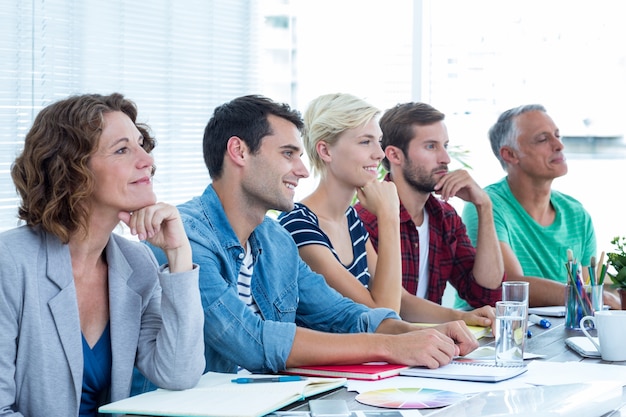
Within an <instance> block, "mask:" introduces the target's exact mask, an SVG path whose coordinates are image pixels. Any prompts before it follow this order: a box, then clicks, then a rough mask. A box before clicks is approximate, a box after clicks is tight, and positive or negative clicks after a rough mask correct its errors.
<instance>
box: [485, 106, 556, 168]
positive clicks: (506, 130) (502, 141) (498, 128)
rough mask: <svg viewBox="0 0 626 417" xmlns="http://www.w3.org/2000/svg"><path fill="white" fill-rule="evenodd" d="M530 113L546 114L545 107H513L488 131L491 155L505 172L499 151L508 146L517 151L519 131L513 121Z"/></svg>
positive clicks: (504, 163)
mask: <svg viewBox="0 0 626 417" xmlns="http://www.w3.org/2000/svg"><path fill="white" fill-rule="evenodd" d="M530 111H541V112H544V113H545V112H546V109H545V107H543V106H542V105H541V104H525V105H523V106H518V107H514V108H512V109H509V110H507V111H505V112H503V113H502V114H501V115H500V116H499V117H498V121H497V122H496V123H495V124H494V125H493V126H491V128H490V129H489V142H490V143H491V150H492V151H493V154H494V155H495V156H496V158H498V161H500V165H502V168H504V170H505V171H506V169H507V167H506V162H505V161H504V159H502V156H501V155H500V149H502V147H503V146H509V147H511V148H512V149H518V143H517V137H518V135H519V129H518V127H517V123H515V120H516V119H517V116H520V115H522V114H524V113H527V112H530Z"/></svg>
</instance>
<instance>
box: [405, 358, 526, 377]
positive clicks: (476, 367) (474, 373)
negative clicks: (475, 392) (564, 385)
mask: <svg viewBox="0 0 626 417" xmlns="http://www.w3.org/2000/svg"><path fill="white" fill-rule="evenodd" d="M527 370H528V368H527V367H526V365H522V366H496V363H495V361H492V360H486V361H485V360H475V359H456V360H453V361H452V362H450V363H449V364H447V365H444V366H441V367H439V368H436V369H429V368H424V367H421V366H413V367H411V368H408V369H405V370H403V371H400V375H403V376H418V377H422V378H439V379H457V380H461V381H477V382H498V381H504V380H505V379H510V378H513V377H516V376H518V375H521V374H523V373H524V372H526V371H527Z"/></svg>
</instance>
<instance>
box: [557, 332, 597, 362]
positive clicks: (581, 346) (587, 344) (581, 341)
mask: <svg viewBox="0 0 626 417" xmlns="http://www.w3.org/2000/svg"><path fill="white" fill-rule="evenodd" d="M594 339H595V341H596V343H598V338H597V337H594ZM565 344H566V345H567V346H568V347H569V348H571V349H572V350H573V351H575V352H576V353H578V354H579V355H580V356H584V357H585V358H599V357H600V356H601V355H600V352H598V349H596V347H595V346H594V345H593V343H591V341H590V340H589V339H587V337H586V336H575V337H568V338H567V339H565Z"/></svg>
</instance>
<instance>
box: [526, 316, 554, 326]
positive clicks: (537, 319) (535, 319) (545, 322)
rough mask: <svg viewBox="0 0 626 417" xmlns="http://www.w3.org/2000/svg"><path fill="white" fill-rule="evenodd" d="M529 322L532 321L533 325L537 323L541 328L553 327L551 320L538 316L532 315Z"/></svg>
mask: <svg viewBox="0 0 626 417" xmlns="http://www.w3.org/2000/svg"><path fill="white" fill-rule="evenodd" d="M528 321H530V322H531V323H535V324H536V325H538V326H539V327H543V328H544V329H547V328H549V327H550V326H552V323H550V320H548V319H544V318H542V317H539V316H538V315H536V314H531V315H530V316H528Z"/></svg>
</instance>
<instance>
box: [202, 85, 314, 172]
mask: <svg viewBox="0 0 626 417" xmlns="http://www.w3.org/2000/svg"><path fill="white" fill-rule="evenodd" d="M270 114H271V115H274V116H277V117H280V118H283V119H286V120H288V121H290V122H291V123H293V124H294V125H295V126H296V128H297V129H298V130H299V131H300V132H302V130H303V127H304V124H303V122H302V118H301V116H300V113H299V112H298V111H296V110H292V109H291V108H290V107H289V106H288V105H287V104H281V103H276V102H274V101H272V100H271V99H269V98H267V97H263V96H260V95H248V96H243V97H238V98H236V99H234V100H232V101H230V102H228V103H224V104H222V105H221V106H218V107H217V108H216V109H215V111H214V112H213V116H212V117H211V119H210V120H209V122H208V123H207V125H206V127H205V129H204V139H203V141H202V151H203V153H204V163H205V164H206V166H207V168H208V169H209V175H210V176H211V178H213V179H219V178H220V177H221V176H222V171H223V169H224V154H225V153H226V145H227V143H228V140H229V139H230V138H231V137H233V136H237V137H238V138H240V139H242V140H243V141H244V142H245V143H246V145H247V146H248V148H249V149H250V152H251V153H253V154H254V153H256V152H257V151H258V150H259V148H260V147H261V140H262V139H263V138H264V137H265V136H267V135H270V134H271V133H272V132H271V129H270V124H269V121H268V120H267V116H268V115H270Z"/></svg>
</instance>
